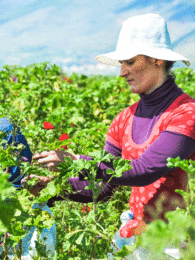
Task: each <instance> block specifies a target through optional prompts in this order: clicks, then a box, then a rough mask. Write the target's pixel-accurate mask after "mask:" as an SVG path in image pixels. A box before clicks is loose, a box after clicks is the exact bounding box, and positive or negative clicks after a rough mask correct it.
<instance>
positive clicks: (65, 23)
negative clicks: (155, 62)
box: [0, 0, 195, 74]
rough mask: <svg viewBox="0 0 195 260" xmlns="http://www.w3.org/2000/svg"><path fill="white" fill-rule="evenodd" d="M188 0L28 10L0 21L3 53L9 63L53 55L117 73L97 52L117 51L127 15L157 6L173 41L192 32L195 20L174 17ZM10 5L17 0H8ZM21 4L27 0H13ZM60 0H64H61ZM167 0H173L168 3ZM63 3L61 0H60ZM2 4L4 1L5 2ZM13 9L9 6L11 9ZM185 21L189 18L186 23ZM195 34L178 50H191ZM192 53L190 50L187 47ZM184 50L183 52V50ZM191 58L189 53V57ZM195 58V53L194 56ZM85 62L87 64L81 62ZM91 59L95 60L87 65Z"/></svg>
mask: <svg viewBox="0 0 195 260" xmlns="http://www.w3.org/2000/svg"><path fill="white" fill-rule="evenodd" d="M182 1H183V0H172V1H169V2H167V1H158V2H154V3H153V4H148V5H147V6H145V7H144V6H143V7H140V6H139V7H136V6H135V3H136V1H135V0H112V1H111V0H108V1H104V0H99V1H92V2H91V1H90V4H89V0H83V1H80V0H72V1H66V2H65V1H64V7H61V8H57V7H55V6H52V5H51V4H54V2H52V1H51V2H50V1H49V2H48V7H46V8H42V9H40V10H37V11H34V12H32V13H29V14H26V15H23V16H22V17H20V18H17V19H14V20H12V21H9V22H6V23H4V24H1V25H0V36H1V37H0V49H1V52H0V59H1V61H2V62H3V63H5V64H9V63H10V64H11V63H12V64H13V62H14V60H15V62H18V64H19V63H20V64H21V63H22V65H26V64H25V62H31V63H34V62H41V61H44V59H45V61H48V60H49V61H50V62H52V63H56V64H60V65H62V66H63V67H65V68H66V67H68V65H69V64H70V65H72V64H74V63H75V66H73V65H72V66H71V67H70V68H69V70H70V71H71V72H72V71H73V70H74V69H75V71H81V72H82V73H84V74H85V70H86V71H87V73H89V72H90V71H93V73H96V72H97V71H99V72H101V73H105V72H108V73H113V71H114V70H113V69H111V68H110V67H109V68H104V69H101V67H98V65H97V64H96V65H93V63H96V61H95V57H96V56H97V55H99V54H101V53H107V52H110V51H114V49H115V47H116V44H117V40H118V35H119V32H120V29H121V25H122V21H124V20H126V19H127V18H129V17H130V16H134V15H138V14H144V13H149V12H154V13H158V14H160V15H162V16H163V17H164V18H165V19H166V20H167V21H168V28H169V31H170V35H171V40H172V42H174V41H177V40H178V39H179V38H180V37H181V36H183V35H185V34H186V33H188V32H191V31H192V30H193V28H194V26H195V24H194V22H193V21H192V20H190V19H189V18H188V16H187V17H183V18H182V20H181V21H179V22H178V21H172V20H171V17H172V16H173V15H175V14H176V13H177V12H179V11H181V10H182V8H184V7H182V6H181V3H182ZM186 1H187V0H186ZM3 2H4V3H7V6H9V7H10V6H11V3H12V1H11V0H7V1H5V0H4V1H3ZM13 2H14V4H13V7H12V8H15V9H16V10H17V8H20V6H21V4H22V3H23V2H22V0H18V5H17V3H16V2H17V1H13ZM33 2H35V0H27V1H25V2H24V6H25V5H28V6H29V5H30V4H31V3H32V4H33ZM56 2H58V3H59V2H61V1H58V0H57V1H56ZM130 3H134V6H135V7H134V8H131V9H129V10H127V11H124V12H119V13H117V10H118V9H120V8H124V7H125V6H127V5H128V4H130ZM167 3H168V4H167ZM61 4H62V3H61ZM0 6H1V5H0ZM6 10H7V12H8V9H6ZM183 22H184V23H183ZM193 37H194V34H193V35H192V36H189V41H190V46H189V42H187V43H186V42H185V41H182V42H180V43H179V44H178V46H177V48H176V49H177V50H178V51H180V50H182V49H183V51H184V52H185V53H186V54H188V55H190V56H191V55H192V54H193V53H192V50H194V48H193V41H192V39H193ZM189 47H190V48H191V50H190V53H189V52H188V53H187V50H188V48H189ZM180 53H181V52H180ZM187 58H189V57H187ZM192 59H193V60H194V63H195V58H194V56H192ZM82 64H83V66H81V65H82ZM85 64H92V65H85Z"/></svg>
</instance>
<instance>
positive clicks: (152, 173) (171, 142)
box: [53, 76, 195, 202]
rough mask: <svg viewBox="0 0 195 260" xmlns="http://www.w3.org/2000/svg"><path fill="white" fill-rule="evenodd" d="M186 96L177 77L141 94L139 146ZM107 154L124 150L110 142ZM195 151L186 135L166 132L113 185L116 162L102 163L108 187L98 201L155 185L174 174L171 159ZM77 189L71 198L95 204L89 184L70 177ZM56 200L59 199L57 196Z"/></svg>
mask: <svg viewBox="0 0 195 260" xmlns="http://www.w3.org/2000/svg"><path fill="white" fill-rule="evenodd" d="M182 94H183V91H182V90H181V89H180V88H178V86H177V85H176V84H175V81H174V78H172V77H171V76H169V77H168V79H167V80H166V81H165V82H164V84H163V85H162V86H160V87H159V88H157V89H156V90H155V91H153V92H152V93H150V94H148V95H146V94H140V98H141V99H140V101H139V103H138V106H137V109H136V112H135V116H134V120H133V129H132V135H133V140H134V142H135V143H136V144H142V143H144V142H145V141H146V140H147V139H148V137H149V136H150V134H151V132H152V129H153V127H154V125H155V123H156V122H157V120H158V119H159V117H160V116H161V114H162V113H163V112H164V111H165V110H166V109H167V108H168V107H169V106H170V105H171V104H172V103H173V102H174V100H175V99H176V98H178V97H179V96H180V95H182ZM104 149H105V150H106V151H108V152H109V153H111V154H113V155H114V156H115V157H118V156H121V154H122V150H121V149H120V148H119V147H117V146H115V145H114V144H112V143H110V142H109V141H107V140H106V143H105V148H104ZM194 151H195V140H194V139H193V138H191V137H188V136H186V135H183V134H180V133H176V132H172V131H163V132H161V134H160V136H159V138H158V139H157V140H156V141H155V142H153V143H152V144H151V145H150V146H149V148H148V149H147V150H146V151H145V152H144V153H143V154H142V156H141V157H140V158H139V159H135V160H132V161H131V163H130V164H131V165H132V166H133V168H132V169H131V170H129V171H126V172H123V174H122V177H119V178H117V177H113V178H112V180H111V181H110V183H109V185H106V182H107V181H108V179H109V178H110V175H108V174H106V170H107V169H108V168H111V169H112V170H114V169H113V163H112V161H111V162H109V163H101V164H100V167H99V169H98V171H97V177H98V179H103V183H105V187H104V189H103V190H102V193H101V194H100V195H99V197H98V201H99V200H102V199H106V198H109V197H110V196H111V195H112V194H113V191H114V189H115V188H116V187H118V186H120V185H124V186H146V185H148V184H151V183H153V182H154V181H156V180H157V179H159V178H161V177H162V176H164V175H166V174H167V173H169V172H171V171H173V169H170V168H168V167H167V166H166V164H167V158H168V157H174V158H175V157H177V156H179V157H180V158H181V159H188V158H189V157H190V156H191V155H192V153H193V152H194ZM81 158H83V159H85V160H91V159H92V158H91V157H88V156H83V155H80V159H81ZM69 182H70V183H71V185H72V187H73V190H74V191H77V190H78V193H76V194H69V195H68V197H69V198H70V199H71V200H73V201H78V202H92V201H93V200H92V191H91V190H88V189H87V190H85V187H86V186H87V185H88V182H87V181H82V176H80V178H70V179H69ZM53 199H54V200H58V199H59V198H57V197H55V198H53Z"/></svg>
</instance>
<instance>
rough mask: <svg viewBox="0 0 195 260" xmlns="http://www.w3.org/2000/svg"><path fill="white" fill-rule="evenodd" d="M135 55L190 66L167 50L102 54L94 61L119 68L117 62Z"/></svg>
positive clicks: (153, 49) (178, 55) (148, 49)
mask: <svg viewBox="0 0 195 260" xmlns="http://www.w3.org/2000/svg"><path fill="white" fill-rule="evenodd" d="M137 55H145V56H149V57H152V58H156V59H160V60H168V61H182V62H183V63H184V64H185V65H187V66H190V61H189V60H188V59H186V58H185V57H183V56H182V55H180V54H178V53H176V52H174V51H172V50H171V49H167V48H156V49H155V48H146V47H145V48H144V50H143V48H142V52H139V51H136V50H135V49H134V50H132V51H131V50H130V51H129V52H128V53H127V52H125V53H124V52H123V53H122V52H119V51H114V52H110V53H107V54H102V55H99V56H97V57H96V58H95V59H96V60H97V61H99V62H101V63H103V64H106V65H112V66H121V63H120V62H119V61H123V60H129V59H132V58H133V57H135V56H137Z"/></svg>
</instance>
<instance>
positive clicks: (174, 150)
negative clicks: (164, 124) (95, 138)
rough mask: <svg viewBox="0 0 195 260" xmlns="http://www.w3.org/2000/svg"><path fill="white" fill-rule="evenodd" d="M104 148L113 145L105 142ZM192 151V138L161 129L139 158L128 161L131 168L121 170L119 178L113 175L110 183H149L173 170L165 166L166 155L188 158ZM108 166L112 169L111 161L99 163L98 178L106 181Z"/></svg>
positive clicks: (109, 147) (194, 142)
mask: <svg viewBox="0 0 195 260" xmlns="http://www.w3.org/2000/svg"><path fill="white" fill-rule="evenodd" d="M105 148H106V150H107V151H109V150H110V149H113V145H112V144H110V143H108V142H107V144H106V146H105ZM194 151H195V140H194V139H192V138H190V137H188V136H185V135H182V134H179V133H174V132H170V131H163V132H162V133H161V134H160V136H159V138H158V139H157V140H156V141H155V142H154V143H153V144H152V145H151V146H150V147H149V148H148V149H147V150H146V151H145V152H144V153H143V154H142V155H141V157H140V158H139V159H136V160H133V161H132V162H131V163H130V164H131V165H132V166H133V169H131V170H129V171H126V172H123V175H122V177H120V178H116V177H113V178H112V180H111V181H110V184H112V185H125V186H146V185H149V184H151V183H153V182H154V181H156V180H158V179H159V178H161V177H162V176H164V175H166V174H167V173H169V172H171V171H173V169H170V168H168V167H167V166H166V164H167V158H168V157H173V158H176V157H177V156H179V157H180V158H181V159H182V160H183V159H188V158H189V157H190V156H191V155H192V153H193V152H194ZM108 168H111V169H113V164H112V162H110V163H101V165H100V167H99V170H98V178H102V179H103V180H104V181H108V179H109V178H110V175H108V174H106V170H107V169H108Z"/></svg>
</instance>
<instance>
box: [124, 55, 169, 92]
mask: <svg viewBox="0 0 195 260" xmlns="http://www.w3.org/2000/svg"><path fill="white" fill-rule="evenodd" d="M120 63H121V71H120V76H121V77H125V78H126V81H127V82H128V84H129V86H130V90H131V92H132V93H137V94H142V93H144V94H150V93H151V92H153V91H154V90H155V89H156V88H157V87H158V86H160V85H161V84H162V83H163V82H164V79H165V77H164V78H163V82H162V75H163V74H164V68H163V66H162V63H163V61H162V60H157V59H154V58H150V57H146V56H144V55H137V56H135V57H133V58H132V59H130V60H123V61H120ZM159 69H161V71H160V72H161V73H159Z"/></svg>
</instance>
